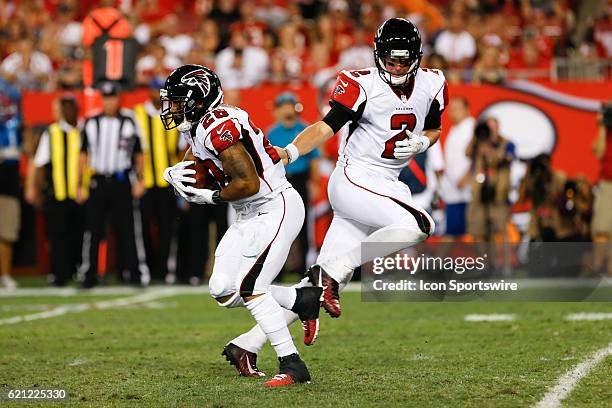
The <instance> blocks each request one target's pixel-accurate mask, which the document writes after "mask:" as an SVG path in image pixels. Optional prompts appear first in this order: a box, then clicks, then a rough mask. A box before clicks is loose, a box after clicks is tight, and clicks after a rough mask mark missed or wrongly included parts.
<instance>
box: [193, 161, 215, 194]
mask: <svg viewBox="0 0 612 408" xmlns="http://www.w3.org/2000/svg"><path fill="white" fill-rule="evenodd" d="M193 161H195V163H194V164H192V165H190V166H188V167H187V168H188V169H192V170H195V174H193V177H194V178H195V179H196V182H195V183H193V184H190V185H191V186H192V187H195V188H212V187H214V186H215V185H216V184H217V182H216V180H215V178H214V177H213V176H212V174H210V171H209V170H208V167H207V166H206V164H205V162H204V160H201V159H198V158H197V157H194V158H193ZM188 184H189V183H188Z"/></svg>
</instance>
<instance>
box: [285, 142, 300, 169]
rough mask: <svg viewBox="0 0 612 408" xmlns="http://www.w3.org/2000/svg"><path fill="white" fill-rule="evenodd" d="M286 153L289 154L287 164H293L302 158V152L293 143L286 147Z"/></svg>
mask: <svg viewBox="0 0 612 408" xmlns="http://www.w3.org/2000/svg"><path fill="white" fill-rule="evenodd" d="M285 151H286V152H287V160H288V163H287V164H289V163H293V162H294V161H296V160H297V159H298V157H300V151H299V150H298V148H297V146H296V145H294V144H293V143H289V144H288V145H287V146H285Z"/></svg>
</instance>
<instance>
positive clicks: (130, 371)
mask: <svg viewBox="0 0 612 408" xmlns="http://www.w3.org/2000/svg"><path fill="white" fill-rule="evenodd" d="M165 290H167V289H164V288H157V289H156V288H153V289H149V290H147V291H146V292H142V291H140V292H139V291H134V292H126V293H115V294H104V295H99V296H97V295H91V294H90V295H84V294H76V295H74V296H21V295H20V296H14V297H0V322H1V324H0V350H2V352H1V353H2V354H1V358H0V388H3V389H4V393H6V390H8V389H22V388H31V387H36V388H40V389H51V388H61V389H65V390H66V391H67V392H68V394H69V397H68V400H67V401H64V402H61V404H62V405H64V404H66V403H67V404H68V405H74V406H143V407H174V406H185V407H246V406H248V407H250V406H263V407H274V406H278V407H287V406H300V407H326V406H330V407H331V406H333V407H362V406H364V407H370V406H380V407H386V406H402V407H530V406H535V405H536V404H537V403H538V402H539V401H540V400H541V399H542V398H543V397H544V396H545V394H546V393H547V392H548V391H550V390H551V389H552V388H553V387H554V386H555V384H556V383H557V381H558V380H559V378H560V377H561V376H563V375H564V374H565V373H566V372H568V371H569V370H571V369H572V368H573V367H575V366H577V365H579V364H581V362H583V361H585V359H586V360H587V361H590V360H589V359H590V356H592V355H593V354H594V353H596V352H597V351H598V350H601V349H605V348H606V347H609V348H610V349H612V345H611V344H612V320H610V319H607V320H606V319H604V320H595V321H584V320H578V321H569V320H567V316H568V315H570V314H575V313H603V314H605V313H607V314H610V313H612V303H476V302H471V303H363V302H362V301H361V298H360V294H359V293H358V292H352V293H345V294H343V296H342V301H343V315H342V317H341V318H340V319H334V320H332V319H330V318H329V317H328V316H327V315H325V316H323V317H322V322H321V332H320V336H319V339H318V340H317V343H316V344H315V345H314V346H312V347H306V346H304V345H303V344H302V343H301V329H300V327H299V326H297V325H295V326H293V327H292V333H293V335H294V338H295V339H296V344H297V345H298V349H299V350H300V353H301V355H302V357H303V359H304V360H305V361H306V363H307V364H308V366H309V368H310V371H311V374H312V377H313V381H312V383H311V384H306V385H296V386H291V387H287V388H283V389H272V390H269V389H265V388H264V387H263V381H264V380H260V379H252V378H242V377H238V375H237V373H236V371H235V370H234V368H233V367H231V366H229V365H228V363H227V362H226V361H225V359H224V358H222V357H221V355H220V352H221V350H222V347H223V345H224V344H225V343H226V342H227V341H228V340H230V339H231V338H232V337H234V336H235V335H237V334H239V333H241V332H242V331H244V330H247V329H249V328H250V327H251V324H252V319H251V317H250V316H249V315H248V313H247V311H246V310H243V309H232V310H226V309H223V308H220V307H218V306H217V305H216V304H215V303H214V302H213V301H212V300H211V299H210V298H209V296H208V295H207V294H205V293H202V290H200V291H198V292H194V293H185V292H184V291H183V292H164V291H165ZM473 314H486V315H489V314H508V315H511V316H510V317H506V318H508V319H509V318H513V319H514V320H506V321H468V320H466V315H473ZM24 316H30V317H26V319H33V320H30V321H24V320H23V317H24ZM31 316H34V317H31ZM602 316H605V315H602ZM609 345H610V346H609ZM258 366H259V368H260V369H262V370H263V371H265V372H266V373H267V374H268V378H269V376H270V375H274V374H276V370H277V368H278V367H277V361H276V358H275V355H274V352H273V350H272V349H271V348H270V347H269V346H266V347H265V348H264V350H263V351H262V352H261V353H260V355H259V360H258ZM583 374H584V373H583ZM7 403H8V402H7V401H2V402H1V404H3V405H5V404H7ZM41 404H43V405H44V406H59V404H60V403H52V402H44V403H41ZM11 405H12V406H27V405H25V404H24V402H13V403H11V404H9V405H8V406H11ZM549 406H554V405H549ZM561 406H567V407H606V406H610V407H612V356H611V355H610V353H607V354H605V355H603V359H600V361H598V362H597V364H594V365H593V366H592V368H591V370H590V371H589V372H588V373H587V374H585V375H584V376H583V378H582V379H581V380H580V381H578V382H577V383H576V384H575V386H574V385H573V386H572V389H571V392H569V394H568V396H567V398H565V399H564V400H563V402H562V404H561Z"/></svg>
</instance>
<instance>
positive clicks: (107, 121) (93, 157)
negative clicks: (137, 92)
mask: <svg viewBox="0 0 612 408" xmlns="http://www.w3.org/2000/svg"><path fill="white" fill-rule="evenodd" d="M81 151H82V152H86V153H87V154H88V155H89V167H91V168H92V169H93V170H94V172H95V173H96V174H101V175H106V176H109V175H113V174H116V173H119V172H123V171H126V170H129V169H131V168H132V156H133V155H134V153H139V152H141V151H142V150H141V146H140V138H139V135H138V128H137V126H136V124H135V123H134V120H133V119H132V117H131V116H128V114H127V113H126V112H120V113H118V114H117V115H116V116H106V115H104V114H99V115H96V116H92V117H90V118H88V119H87V120H86V121H85V125H84V126H83V132H82V143H81Z"/></svg>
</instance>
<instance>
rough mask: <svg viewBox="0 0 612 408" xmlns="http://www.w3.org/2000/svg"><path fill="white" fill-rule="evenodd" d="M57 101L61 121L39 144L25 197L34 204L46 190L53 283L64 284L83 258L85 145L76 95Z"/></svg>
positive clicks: (44, 201)
mask: <svg viewBox="0 0 612 408" xmlns="http://www.w3.org/2000/svg"><path fill="white" fill-rule="evenodd" d="M55 104H56V106H57V108H56V110H57V111H58V121H57V122H55V123H53V124H51V125H50V126H49V127H48V128H47V129H46V130H45V132H44V133H43V134H42V137H41V139H40V142H39V143H38V148H37V150H36V155H35V157H34V160H33V163H32V166H31V167H30V172H29V174H28V179H27V185H26V191H25V198H26V201H28V202H29V203H30V204H36V203H38V202H40V199H39V194H40V191H41V190H42V191H43V197H42V202H43V209H44V214H45V224H46V231H47V238H48V240H49V259H50V264H51V268H50V272H51V276H52V278H53V280H52V282H53V284H54V285H55V286H64V285H65V284H66V283H67V282H69V281H70V279H71V278H72V276H75V275H76V273H77V267H78V265H79V263H80V261H81V244H82V239H83V227H84V216H85V214H84V208H83V206H82V204H83V202H82V200H83V199H84V198H85V197H80V200H79V201H77V187H78V186H77V183H78V178H79V174H78V161H79V151H80V148H81V137H80V130H79V128H78V127H77V121H78V113H79V108H78V105H77V102H76V99H75V97H74V96H73V95H63V96H61V97H60V98H59V99H57V100H56V101H55Z"/></svg>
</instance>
